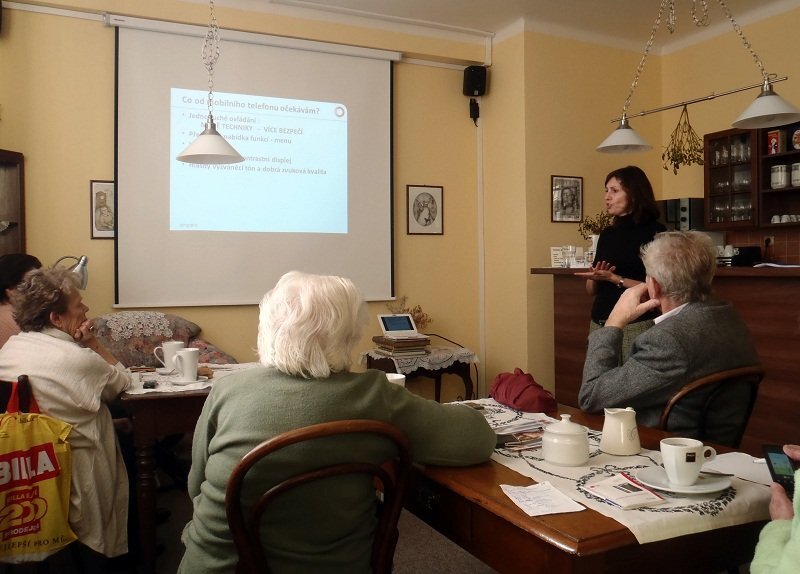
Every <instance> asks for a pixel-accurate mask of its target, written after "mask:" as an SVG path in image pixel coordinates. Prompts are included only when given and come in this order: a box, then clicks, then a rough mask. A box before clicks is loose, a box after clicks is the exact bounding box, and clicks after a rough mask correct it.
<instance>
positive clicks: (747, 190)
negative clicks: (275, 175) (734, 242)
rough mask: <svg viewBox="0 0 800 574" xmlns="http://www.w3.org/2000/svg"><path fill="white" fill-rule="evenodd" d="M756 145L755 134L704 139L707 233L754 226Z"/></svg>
mask: <svg viewBox="0 0 800 574" xmlns="http://www.w3.org/2000/svg"><path fill="white" fill-rule="evenodd" d="M756 141H757V132H756V130H738V129H733V130H725V131H721V132H715V133H711V134H706V135H705V136H704V137H703V143H704V158H703V159H704V162H705V201H706V210H705V228H706V229H723V228H724V229H731V228H736V227H752V226H753V225H757V222H758V217H757V209H758V201H757V199H758V177H757V175H758V171H757V169H758V161H757V159H758V153H757V150H756V149H754V147H753V146H754V145H755V143H756Z"/></svg>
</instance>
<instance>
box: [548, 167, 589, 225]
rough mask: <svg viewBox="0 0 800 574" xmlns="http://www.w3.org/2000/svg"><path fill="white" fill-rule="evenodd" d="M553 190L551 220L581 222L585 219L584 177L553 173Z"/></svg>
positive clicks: (551, 177)
mask: <svg viewBox="0 0 800 574" xmlns="http://www.w3.org/2000/svg"><path fill="white" fill-rule="evenodd" d="M550 187H551V189H552V191H553V206H552V207H553V209H552V211H551V213H552V215H551V218H550V220H551V221H565V222H576V223H577V222H580V221H581V220H582V219H583V178H582V177H570V176H566V175H551V176H550Z"/></svg>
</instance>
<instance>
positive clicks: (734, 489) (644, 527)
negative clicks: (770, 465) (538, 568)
mask: <svg viewBox="0 0 800 574" xmlns="http://www.w3.org/2000/svg"><path fill="white" fill-rule="evenodd" d="M473 402H479V403H481V404H483V405H484V409H483V410H482V411H481V412H483V413H484V415H485V416H486V419H487V421H488V422H489V424H490V426H492V428H498V427H502V426H504V425H506V424H509V423H510V422H512V421H515V420H520V419H533V420H535V419H549V417H547V416H546V415H543V414H541V413H523V412H521V411H517V410H514V409H511V408H509V407H506V406H504V405H501V404H500V403H498V402H496V401H495V400H493V399H479V400H478V401H473ZM601 436H602V435H601V433H600V432H598V431H591V430H590V433H589V446H590V449H589V450H590V458H589V462H588V463H587V464H586V465H584V466H577V467H566V466H556V465H552V464H549V463H547V462H545V461H544V459H543V457H542V451H541V449H534V450H528V451H521V452H512V451H509V450H506V449H503V448H499V449H497V450H495V452H494V454H493V455H492V460H494V461H496V462H498V463H500V464H502V465H504V466H507V467H509V468H511V469H513V470H515V471H517V472H519V473H520V474H523V475H525V476H528V477H530V478H532V479H534V480H536V481H537V482H544V481H549V482H550V483H551V484H552V485H553V486H555V487H556V488H558V489H559V490H560V491H561V492H563V493H564V494H566V495H567V496H569V497H570V498H572V499H573V500H576V501H577V502H580V503H581V504H583V505H585V506H587V507H589V508H591V509H593V510H596V511H597V512H599V513H600V514H603V515H605V516H608V517H610V518H613V519H614V520H616V521H617V522H620V523H621V524H623V525H625V526H626V527H627V528H629V529H630V530H631V532H633V534H634V536H636V539H637V540H638V541H639V543H641V544H644V543H647V542H655V541H658V540H664V539H667V538H673V537H676V536H682V535H685V534H691V533H695V532H703V531H706V530H712V529H715V528H723V527H726V526H732V525H735V524H744V523H747V522H754V521H759V520H769V500H770V490H769V487H767V486H765V485H763V484H758V483H755V482H750V481H747V480H743V479H740V478H738V477H734V478H733V479H732V483H731V486H730V487H729V488H727V489H725V490H723V491H721V492H716V493H713V494H706V495H685V494H680V495H679V494H664V493H662V492H661V491H659V494H662V496H664V497H665V498H667V501H666V502H665V503H664V504H661V505H659V506H653V507H645V508H636V509H632V510H621V509H619V508H617V507H614V506H611V505H610V504H608V503H606V502H605V501H604V500H602V499H600V498H599V497H596V496H594V495H593V494H590V493H588V492H586V491H584V490H582V489H581V488H579V486H580V485H584V484H591V483H593V482H597V481H600V480H603V479H605V478H608V477H609V476H612V475H614V474H617V473H619V472H627V473H628V474H630V475H632V476H635V474H636V472H637V471H638V470H639V469H642V468H645V467H648V466H658V465H660V464H661V453H660V452H658V451H652V450H647V449H642V452H641V453H640V454H638V455H633V456H612V455H609V454H605V453H603V452H601V451H600V449H599V444H600V437H601Z"/></svg>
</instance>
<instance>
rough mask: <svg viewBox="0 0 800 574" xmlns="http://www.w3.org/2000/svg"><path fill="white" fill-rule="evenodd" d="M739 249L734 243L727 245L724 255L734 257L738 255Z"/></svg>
mask: <svg viewBox="0 0 800 574" xmlns="http://www.w3.org/2000/svg"><path fill="white" fill-rule="evenodd" d="M738 254H739V250H738V249H737V248H736V247H734V246H733V245H726V246H725V250H724V251H723V255H724V256H725V257H733V256H734V255H738Z"/></svg>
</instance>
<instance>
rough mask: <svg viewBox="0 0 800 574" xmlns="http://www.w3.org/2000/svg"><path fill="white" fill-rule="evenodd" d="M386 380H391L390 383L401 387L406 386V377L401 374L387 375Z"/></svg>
mask: <svg viewBox="0 0 800 574" xmlns="http://www.w3.org/2000/svg"><path fill="white" fill-rule="evenodd" d="M386 378H387V379H389V382H390V383H394V384H395V385H400V386H401V387H405V386H406V376H405V375H403V374H401V373H386Z"/></svg>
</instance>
